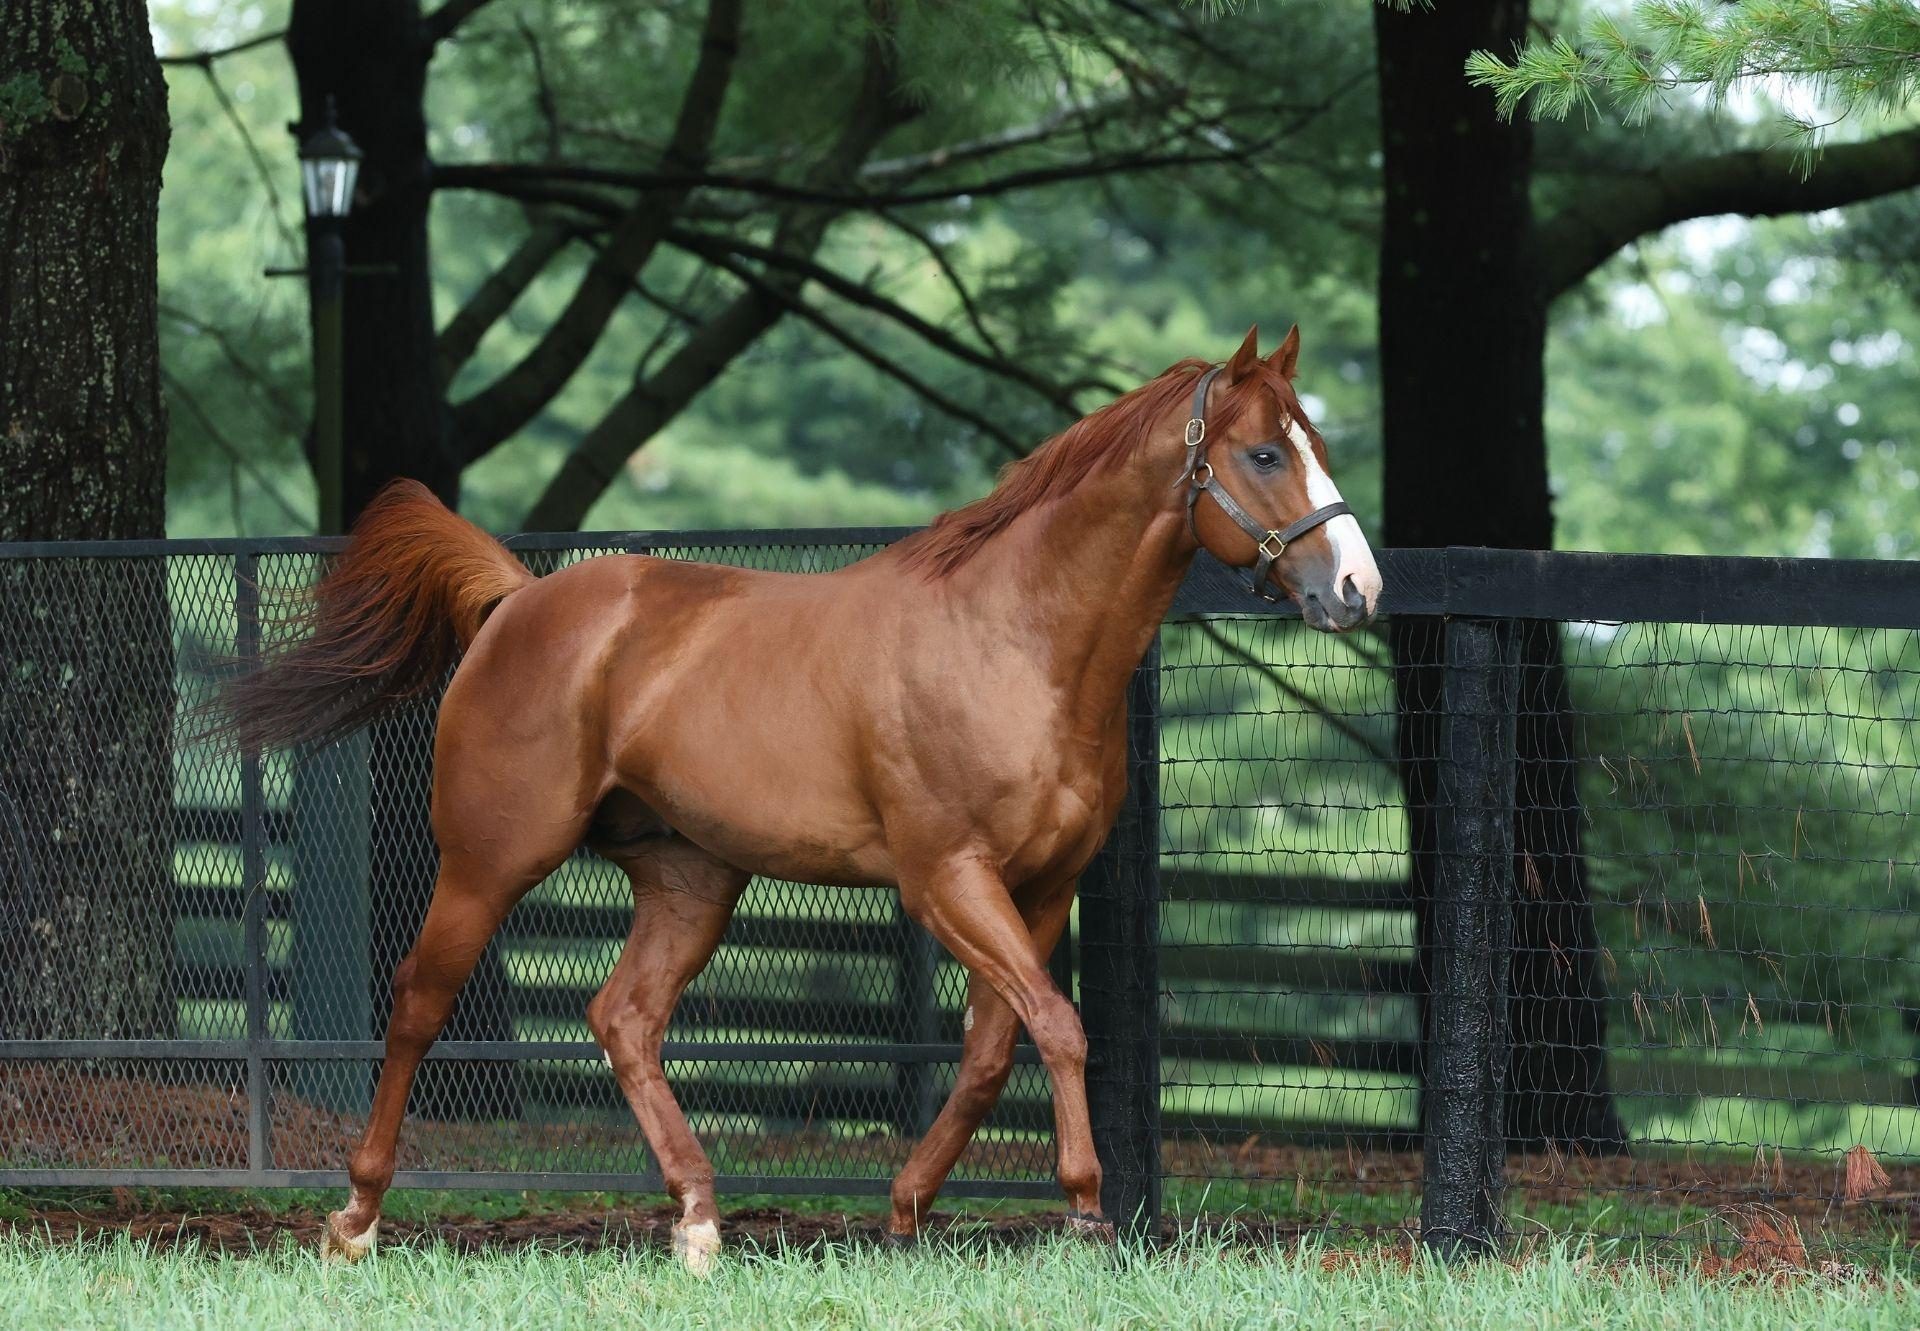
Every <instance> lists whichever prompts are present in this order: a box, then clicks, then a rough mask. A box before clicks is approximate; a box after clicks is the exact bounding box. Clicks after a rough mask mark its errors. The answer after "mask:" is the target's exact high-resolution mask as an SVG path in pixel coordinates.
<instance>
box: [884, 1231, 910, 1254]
mask: <svg viewBox="0 0 1920 1331" xmlns="http://www.w3.org/2000/svg"><path fill="white" fill-rule="evenodd" d="M880 1233H881V1235H882V1237H884V1238H885V1239H886V1241H887V1246H888V1247H889V1248H892V1249H893V1250H894V1251H895V1252H904V1251H906V1250H907V1249H908V1248H917V1247H919V1246H920V1231H919V1230H917V1229H910V1230H908V1231H907V1232H906V1233H904V1234H902V1233H900V1232H899V1231H898V1230H894V1229H882V1230H881V1231H880Z"/></svg>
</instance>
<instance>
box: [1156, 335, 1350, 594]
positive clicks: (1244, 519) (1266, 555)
mask: <svg viewBox="0 0 1920 1331" xmlns="http://www.w3.org/2000/svg"><path fill="white" fill-rule="evenodd" d="M1220 369H1221V367H1220V366H1218V365H1216V366H1214V367H1213V368H1212V369H1210V370H1208V371H1207V372H1206V373H1205V374H1203V375H1201V376H1200V382H1199V383H1198V384H1197V385H1195V386H1194V390H1193V410H1192V412H1191V413H1190V416H1189V419H1188V420H1187V469H1186V471H1184V472H1183V473H1181V476H1180V479H1181V480H1183V481H1185V482H1186V483H1187V530H1188V531H1190V532H1192V533H1193V539H1194V540H1196V541H1198V540H1199V539H1200V530H1199V528H1198V527H1196V526H1195V525H1194V521H1193V507H1194V505H1195V504H1198V503H1199V502H1200V496H1201V494H1202V493H1205V494H1210V495H1212V496H1213V502H1214V503H1215V504H1216V505H1217V506H1218V507H1219V509H1220V511H1221V512H1222V513H1225V514H1226V515H1227V516H1228V517H1229V518H1231V519H1232V520H1233V525H1234V526H1236V527H1238V528H1239V529H1240V530H1241V531H1243V532H1245V533H1246V534H1247V535H1249V536H1251V537H1252V538H1253V545H1254V551H1255V553H1254V558H1253V563H1252V564H1251V565H1242V566H1241V567H1243V568H1245V567H1250V568H1251V569H1252V576H1251V578H1250V580H1249V582H1248V584H1247V590H1248V591H1250V592H1252V593H1253V594H1254V595H1255V596H1258V597H1259V598H1260V599H1261V600H1263V601H1279V600H1283V599H1284V598H1283V597H1280V596H1276V595H1274V594H1273V593H1272V592H1270V591H1268V590H1267V574H1268V573H1269V572H1270V571H1271V570H1272V569H1273V561H1274V560H1276V559H1278V558H1280V556H1281V555H1284V554H1285V553H1286V552H1287V547H1288V546H1289V545H1292V544H1293V543H1294V542H1295V541H1297V540H1299V539H1300V538H1301V537H1302V536H1305V535H1306V534H1307V533H1308V532H1310V531H1312V530H1313V529H1314V528H1315V527H1318V526H1320V525H1321V524H1322V523H1325V522H1328V521H1331V520H1332V519H1334V518H1337V517H1339V516H1340V515H1341V514H1342V513H1351V512H1353V510H1352V509H1350V508H1348V507H1347V506H1346V504H1345V503H1344V502H1341V503H1332V504H1327V505H1325V506H1324V507H1321V508H1316V509H1314V510H1313V512H1311V513H1309V514H1307V515H1306V516H1305V517H1304V518H1299V519H1297V520H1295V521H1293V522H1290V523H1288V524H1287V525H1286V526H1284V527H1282V528H1281V529H1280V530H1279V531H1269V530H1268V529H1267V528H1265V527H1262V526H1261V525H1260V524H1259V523H1257V522H1255V521H1254V520H1253V515H1252V514H1250V513H1248V512H1247V510H1246V509H1244V508H1242V507H1240V503H1239V501H1238V500H1236V499H1235V498H1234V497H1233V496H1232V495H1230V494H1228V493H1227V489H1226V487H1225V486H1223V485H1221V484H1220V481H1219V478H1218V477H1216V476H1215V475H1214V474H1213V464H1212V463H1210V462H1208V461H1207V390H1208V389H1209V388H1212V387H1213V381H1214V380H1215V379H1216V378H1218V377H1219V374H1220Z"/></svg>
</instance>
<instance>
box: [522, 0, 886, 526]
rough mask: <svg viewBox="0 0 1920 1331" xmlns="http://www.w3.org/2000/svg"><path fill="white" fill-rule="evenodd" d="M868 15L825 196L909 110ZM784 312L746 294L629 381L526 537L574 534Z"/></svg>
mask: <svg viewBox="0 0 1920 1331" xmlns="http://www.w3.org/2000/svg"><path fill="white" fill-rule="evenodd" d="M869 8H870V10H871V12H872V13H873V15H874V18H875V24H874V31H873V32H872V33H871V34H870V35H869V36H868V38H867V42H866V62H865V70H864V73H863V74H862V77H861V81H860V90H859V92H858V93H856V94H855V96H854V101H853V105H852V106H851V107H850V108H849V109H848V113H847V117H846V120H845V121H844V123H843V125H842V128H841V131H840V134H839V136H838V138H837V139H836V140H835V142H834V144H833V147H832V148H831V149H829V150H828V152H827V154H826V156H825V157H824V158H823V159H822V160H821V161H820V163H819V164H818V166H817V167H816V168H815V169H814V171H812V172H811V173H810V180H811V181H813V182H815V183H817V184H818V185H819V186H820V187H822V188H827V189H830V188H833V187H836V186H838V185H840V184H841V183H842V182H844V181H846V180H849V179H851V178H852V176H853V175H854V174H855V173H856V172H857V171H858V170H859V169H860V164H861V163H862V162H864V161H865V160H866V159H867V156H868V155H869V154H870V153H871V152H872V151H873V150H874V148H875V147H877V146H878V145H879V144H880V142H881V140H883V139H884V138H885V137H886V136H887V135H888V134H889V133H891V132H892V131H893V129H894V128H895V127H897V126H899V125H901V124H904V123H905V122H906V121H908V120H910V119H912V118H913V117H914V116H915V115H917V114H918V111H919V108H918V107H916V106H915V105H914V104H913V103H912V102H911V101H910V100H908V98H907V96H906V94H905V91H904V90H903V89H902V88H901V86H900V83H899V71H898V69H897V67H896V65H895V61H894V52H893V33H892V28H893V15H892V7H891V4H890V3H888V0H870V5H869ZM838 216H839V213H838V211H837V210H832V209H808V210H803V211H800V212H796V213H792V214H789V215H788V216H786V217H785V218H783V219H782V221H781V224H780V226H779V228H778V230H777V231H776V232H775V235H774V242H773V248H775V249H778V250H785V251H788V252H791V253H797V254H804V255H811V254H812V253H813V252H814V250H815V249H817V248H818V247H819V244H820V240H821V238H822V237H823V236H824V235H825V234H826V231H827V228H828V227H829V226H830V225H831V224H832V223H833V221H834V219H835V218H836V217H838ZM802 280H803V279H801V278H799V277H797V276H794V275H792V274H784V275H782V276H780V277H778V278H773V279H767V282H768V283H769V284H771V285H774V286H788V284H790V287H789V289H790V290H792V291H798V289H799V285H800V283H801V281H802ZM784 313H786V307H785V305H783V304H782V303H781V302H779V301H777V300H775V299H773V298H772V297H771V296H770V295H769V294H768V293H767V291H766V290H765V289H764V287H763V286H750V287H749V288H748V289H747V290H746V291H744V292H742V293H741V294H740V295H739V296H737V297H736V298H735V299H734V300H733V301H731V302H730V303H729V304H728V305H727V306H726V307H725V308H724V309H723V310H721V312H720V313H719V314H718V315H716V316H715V317H713V318H712V319H710V320H708V321H707V322H706V323H705V324H704V325H702V327H701V328H700V329H699V330H697V331H696V332H695V333H694V334H693V336H691V337H689V338H688V339H687V340H686V342H684V343H682V344H681V346H680V348H679V349H678V350H677V351H676V352H675V353H674V354H673V356H672V357H670V358H669V359H668V361H667V363H666V364H665V365H663V366H661V367H660V371H659V373H657V374H655V375H652V376H650V377H647V378H645V379H643V380H639V381H636V383H635V384H634V386H633V388H632V389H631V390H630V391H629V392H628V393H626V394H625V395H624V396H623V397H622V398H621V399H620V400H619V401H618V402H616V403H614V405H613V407H612V409H611V410H609V411H608V413H607V414H606V416H604V417H603V418H601V420H600V423H599V424H597V425H595V426H594V427H593V429H592V430H591V431H589V432H588V434H587V436H586V437H585V438H584V439H582V440H581V441H580V443H579V444H578V445H577V446H576V447H575V448H574V450H573V451H572V452H571V453H569V454H568V455H567V459H566V461H565V462H563V463H561V465H560V470H559V471H558V472H557V473H556V474H555V475H554V478H553V480H552V481H550V482H549V483H548V485H547V488H546V489H545V490H544V491H543V492H542V493H541V495H540V498H539V499H538V500H537V501H536V502H535V503H534V506H533V509H532V510H531V512H529V513H528V515H527V519H526V527H527V529H528V530H534V531H564V530H571V529H572V528H575V527H577V526H579V525H580V523H581V521H582V520H583V519H584V518H585V517H586V515H587V510H588V509H590V508H591V507H592V506H593V503H594V501H595V500H596V499H598V498H599V497H600V495H601V493H602V492H603V491H604V490H605V489H606V487H607V485H608V483H609V482H610V481H611V480H612V479H613V477H614V476H615V475H617V474H618V473H619V470H620V467H621V466H622V465H623V464H624V463H625V462H626V460H627V459H628V458H629V457H631V456H632V455H633V454H634V452H635V451H636V450H637V449H639V448H640V447H641V446H642V445H644V444H645V442H646V441H647V440H648V439H649V438H651V437H652V436H653V435H654V434H655V433H657V432H658V431H659V429H660V428H661V427H662V426H663V425H665V424H666V423H667V422H668V421H669V420H671V419H673V417H674V416H676V415H677V414H679V412H680V411H682V410H683V409H685V407H686V405H687V403H689V402H691V401H692V400H693V399H694V397H696V396H697V395H698V394H699V393H700V391H701V390H702V389H704V388H705V387H706V386H707V385H708V384H710V383H712V382H713V380H714V379H715V378H716V377H717V376H718V375H719V373H720V371H721V370H723V369H725V368H726V366H727V365H728V363H729V362H731V361H732V360H733V358H734V357H736V356H738V355H739V354H740V353H741V352H742V351H743V350H745V349H746V348H747V347H748V346H751V345H752V344H753V343H754V342H755V341H756V340H757V339H758V338H759V337H760V336H761V335H762V334H763V333H765V332H766V331H767V329H769V328H771V327H772V326H773V325H774V324H776V323H778V322H779V320H780V317H781V315H783V314H784Z"/></svg>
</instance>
